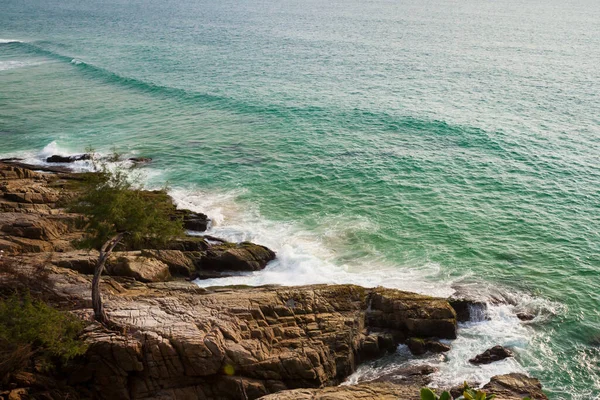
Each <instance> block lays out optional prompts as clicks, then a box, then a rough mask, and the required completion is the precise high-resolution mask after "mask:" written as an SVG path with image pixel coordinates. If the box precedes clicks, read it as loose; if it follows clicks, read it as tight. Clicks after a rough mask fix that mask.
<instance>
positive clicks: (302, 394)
mask: <svg viewBox="0 0 600 400" xmlns="http://www.w3.org/2000/svg"><path fill="white" fill-rule="evenodd" d="M421 387H422V386H421V385H418V384H416V385H415V384H395V383H391V382H385V383H380V382H369V383H361V384H358V385H354V386H337V387H329V388H323V389H297V390H286V391H283V392H279V393H275V394H271V395H267V396H264V397H261V400H296V399H307V400H308V399H310V400H326V399H327V400H337V399H339V400H346V399H361V400H380V399H389V400H392V399H394V400H418V399H420V396H419V392H420V389H421ZM482 390H483V391H485V392H486V393H487V394H488V395H492V394H495V395H496V400H521V399H523V398H524V397H529V398H531V399H532V400H547V399H548V397H547V396H546V395H545V394H544V392H543V391H542V389H541V384H540V382H539V381H538V380H537V379H535V378H530V377H528V376H526V375H523V374H516V373H515V374H507V375H497V376H494V377H492V379H491V381H490V383H488V384H487V385H485V386H484V387H483V389H482ZM438 392H441V390H438ZM459 393H460V391H459V392H458V393H457V395H459Z"/></svg>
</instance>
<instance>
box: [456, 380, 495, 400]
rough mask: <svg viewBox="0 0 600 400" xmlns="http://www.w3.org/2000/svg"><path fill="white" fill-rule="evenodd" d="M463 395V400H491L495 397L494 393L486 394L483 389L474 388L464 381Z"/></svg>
mask: <svg viewBox="0 0 600 400" xmlns="http://www.w3.org/2000/svg"><path fill="white" fill-rule="evenodd" d="M463 397H464V398H465V400H492V399H493V398H495V397H496V395H495V394H491V395H489V396H488V395H487V394H486V393H485V392H484V391H483V390H477V391H476V390H475V389H472V388H470V387H469V385H468V384H467V382H465V384H464V387H463Z"/></svg>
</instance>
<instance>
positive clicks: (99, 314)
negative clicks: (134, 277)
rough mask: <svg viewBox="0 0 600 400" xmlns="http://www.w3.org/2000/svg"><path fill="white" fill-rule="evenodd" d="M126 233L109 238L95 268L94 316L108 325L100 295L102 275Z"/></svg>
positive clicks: (93, 288) (93, 285)
mask: <svg viewBox="0 0 600 400" xmlns="http://www.w3.org/2000/svg"><path fill="white" fill-rule="evenodd" d="M123 236H125V233H124V232H123V233H119V234H118V235H116V236H114V237H112V238H111V239H109V240H107V241H106V243H104V245H103V246H102V248H100V256H99V257H98V262H97V263H96V268H95V269H94V278H93V279H92V306H93V308H94V318H95V319H96V321H98V322H100V323H102V324H104V325H107V324H108V317H107V316H106V313H105V312H104V308H103V307H102V297H101V296H100V276H101V275H102V272H103V271H104V266H105V264H106V260H107V259H108V257H110V254H111V253H112V251H113V249H114V248H115V246H116V245H117V244H119V242H120V241H121V239H123Z"/></svg>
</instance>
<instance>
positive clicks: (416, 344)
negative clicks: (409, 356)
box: [406, 337, 450, 356]
mask: <svg viewBox="0 0 600 400" xmlns="http://www.w3.org/2000/svg"><path fill="white" fill-rule="evenodd" d="M406 345H407V346H408V349H409V350H410V352H411V353H413V354H414V355H417V356H418V355H422V354H425V353H427V352H428V351H429V352H432V353H444V352H446V351H450V346H448V345H446V344H444V343H441V342H438V341H437V340H430V339H421V338H415V337H411V338H409V339H408V340H407V341H406Z"/></svg>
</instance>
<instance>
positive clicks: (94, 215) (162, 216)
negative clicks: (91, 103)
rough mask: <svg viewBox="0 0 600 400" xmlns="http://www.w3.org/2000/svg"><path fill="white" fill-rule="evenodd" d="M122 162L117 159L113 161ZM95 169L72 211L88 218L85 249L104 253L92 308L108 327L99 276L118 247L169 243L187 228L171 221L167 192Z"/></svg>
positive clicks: (121, 172) (124, 171)
mask: <svg viewBox="0 0 600 400" xmlns="http://www.w3.org/2000/svg"><path fill="white" fill-rule="evenodd" d="M118 158H119V157H118V155H116V154H115V155H114V156H113V158H112V159H111V160H110V161H115V160H118ZM113 166H114V164H113ZM95 167H96V172H95V173H91V174H86V176H85V178H84V182H83V187H82V193H81V195H80V196H78V197H77V198H76V199H75V200H74V201H73V203H72V206H71V207H70V209H71V210H72V211H74V212H78V213H81V214H83V215H84V216H86V217H87V232H88V235H87V237H86V239H85V240H84V242H83V243H82V244H83V245H85V246H87V247H88V248H89V247H92V248H95V249H97V250H98V251H99V252H100V255H99V257H98V261H97V263H96V267H95V270H94V277H93V279H92V305H93V308H94V317H95V319H96V320H97V321H99V322H101V323H103V324H107V323H108V318H107V316H106V314H105V312H104V309H103V306H102V297H101V295H100V276H101V275H102V272H103V271H104V267H105V264H106V260H108V258H109V257H110V255H111V253H112V251H113V250H114V248H115V247H116V246H117V245H119V244H122V245H124V246H126V247H129V248H130V247H139V246H140V245H141V244H145V245H150V246H152V245H157V244H161V243H163V244H164V243H165V242H167V241H168V240H169V239H172V238H173V237H176V236H180V235H181V234H182V233H183V226H182V223H181V221H180V220H178V219H174V218H173V217H172V215H173V211H174V206H173V203H172V201H171V199H170V197H169V196H168V195H167V194H166V191H165V190H161V191H154V192H148V191H145V190H143V187H142V185H141V184H140V178H139V176H138V175H136V174H132V173H131V168H126V167H123V166H116V167H114V168H110V167H109V165H108V164H107V163H106V162H96V163H95Z"/></svg>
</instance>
